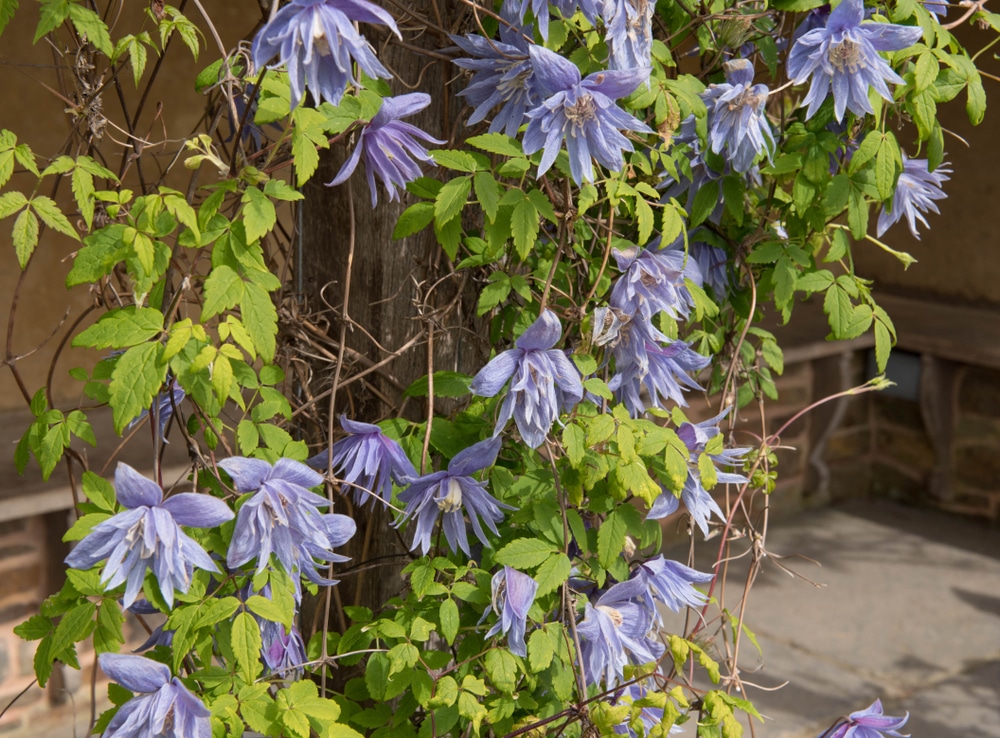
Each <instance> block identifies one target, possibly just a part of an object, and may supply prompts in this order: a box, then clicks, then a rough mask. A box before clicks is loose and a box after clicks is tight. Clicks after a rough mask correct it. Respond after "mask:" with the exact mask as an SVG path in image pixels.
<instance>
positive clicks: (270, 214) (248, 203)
mask: <svg viewBox="0 0 1000 738" xmlns="http://www.w3.org/2000/svg"><path fill="white" fill-rule="evenodd" d="M242 203H243V213H242V215H243V225H244V227H245V228H246V232H247V242H248V243H252V242H253V241H256V240H257V239H258V238H261V237H263V236H264V235H265V234H267V233H269V232H270V231H271V229H272V228H274V224H275V223H277V221H278V216H277V214H276V213H275V211H274V203H273V202H271V200H270V198H268V196H267V195H265V194H264V193H263V192H261V191H260V190H258V189H257V188H256V187H247V189H246V192H244V193H243V199H242Z"/></svg>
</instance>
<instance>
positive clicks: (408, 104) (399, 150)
mask: <svg viewBox="0 0 1000 738" xmlns="http://www.w3.org/2000/svg"><path fill="white" fill-rule="evenodd" d="M430 104H431V96H430V95H428V94H426V93H423V92H412V93H410V94H409V95H399V96H397V97H386V98H383V99H382V107H381V108H379V111H378V113H376V114H375V117H374V118H372V119H371V120H370V121H368V123H367V124H366V125H365V127H364V128H363V129H361V133H359V134H358V143H357V145H356V146H355V147H354V151H353V152H352V153H351V156H350V158H349V159H348V160H347V161H345V162H344V165H343V166H342V167H341V168H340V171H339V172H337V176H336V177H334V178H333V181H332V182H329V183H328V184H327V186H328V187H332V186H334V185H339V184H343V183H344V182H346V181H347V178H348V177H350V176H351V175H352V174H353V173H354V170H355V169H356V168H357V166H358V162H359V161H361V156H362V155H364V157H365V173H366V174H367V175H368V189H370V190H371V193H372V207H375V206H376V205H377V204H378V191H377V190H376V189H375V178H376V177H378V178H379V179H380V180H381V181H382V184H383V185H385V189H386V192H388V193H389V199H390V200H398V199H399V193H398V192H396V187H399V188H400V189H406V184H407V183H408V182H412V181H413V180H415V179H416V178H417V177H419V176H420V166H419V165H418V164H417V162H418V161H423V162H429V161H433V158H432V157H431V155H430V154H429V153H428V152H427V148H426V147H425V146H424V145H423V144H421V143H420V142H419V141H418V140H417V139H423V140H424V141H427V142H428V143H434V144H443V143H444V141H439V140H438V139H436V138H434V137H433V136H431V135H430V134H429V133H426V132H424V131H422V130H420V129H419V128H417V127H416V126H415V125H412V124H410V123H404V122H403V121H401V120H400V118H405V117H407V116H409V115H413V114H414V113H417V112H419V111H421V110H423V109H424V108H426V107H427V106H428V105H430Z"/></svg>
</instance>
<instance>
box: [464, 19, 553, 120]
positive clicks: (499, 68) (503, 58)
mask: <svg viewBox="0 0 1000 738" xmlns="http://www.w3.org/2000/svg"><path fill="white" fill-rule="evenodd" d="M500 18H501V22H500V40H499V41H494V40H491V39H487V38H484V37H482V36H476V35H471V34H470V35H467V36H452V37H451V40H452V41H454V42H455V44H457V45H458V47H459V48H460V49H461V50H462V51H464V52H465V53H466V54H468V55H469V56H470V57H472V58H471V59H465V58H462V59H455V60H454V62H453V63H454V64H455V65H456V66H459V67H461V68H462V69H469V70H472V72H473V75H472V81H471V82H469V85H468V87H466V88H465V89H464V90H462V91H461V92H460V93H458V94H459V95H461V96H463V97H464V98H465V99H466V100H467V101H468V102H469V104H470V105H472V106H473V107H474V108H475V110H474V111H473V113H472V117H470V118H469V125H470V126H471V125H474V124H476V123H479V122H480V121H482V120H485V119H486V116H487V115H489V113H490V111H491V110H492V109H493V108H495V107H497V106H498V105H499V106H500V110H498V111H497V114H496V116H495V117H494V118H493V120H492V121H491V122H490V133H499V132H500V131H503V132H504V133H506V134H507V135H508V136H511V137H514V136H516V135H517V129H518V128H520V127H521V124H522V123H524V121H525V114H526V113H527V112H528V110H530V109H531V108H534V107H536V106H537V105H538V104H539V103H540V102H541V100H540V99H539V97H538V93H537V91H536V90H535V80H534V68H533V67H532V66H531V60H530V59H529V58H528V40H527V38H530V37H531V26H527V27H524V28H520V27H519V26H518V23H517V13H516V8H515V7H514V0H504V4H503V6H502V7H501V8H500ZM504 21H506V22H504ZM526 36H527V38H525V37H526Z"/></svg>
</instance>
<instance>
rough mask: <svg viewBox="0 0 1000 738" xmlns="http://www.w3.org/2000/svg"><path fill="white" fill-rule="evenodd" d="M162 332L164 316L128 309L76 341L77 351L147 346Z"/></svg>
mask: <svg viewBox="0 0 1000 738" xmlns="http://www.w3.org/2000/svg"><path fill="white" fill-rule="evenodd" d="M162 331H163V313H161V312H160V311H159V310H153V309H152V308H137V307H135V306H129V307H125V308H119V309H114V310H111V311H110V312H108V313H105V314H104V315H102V316H101V319H100V320H98V321H97V322H96V323H94V325H92V326H90V327H89V328H87V329H86V330H85V331H83V332H82V333H80V334H79V335H78V336H76V338H74V339H73V347H74V348H80V347H84V348H96V349H106V348H111V349H120V348H127V347H129V346H135V345H136V344H140V343H144V342H145V341H148V340H150V339H152V338H153V337H154V336H157V335H159V334H160V333H161V332H162Z"/></svg>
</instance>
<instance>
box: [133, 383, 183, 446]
mask: <svg viewBox="0 0 1000 738" xmlns="http://www.w3.org/2000/svg"><path fill="white" fill-rule="evenodd" d="M167 385H168V390H166V391H164V392H160V393H158V394H157V395H156V397H154V398H153V404H152V406H151V407H150V408H149V409H147V410H143V411H142V412H141V413H139V416H138V417H137V418H135V420H133V421H132V422H131V423H129V424H128V425H127V426H125V432H126V433H128V432H129V431H131V430H132V429H133V428H134V427H135V426H137V425H139V423H141V422H142V420H143V419H144V418H146V417H148V416H149V415H152V416H153V419H152V420H151V421H150V422H151V423H156V424H157V428H158V430H159V436H157V438H158V439H160V440H162V441H163V442H164V443H167V439H166V438H164V434H165V433H166V432H167V425H168V424H169V423H170V419H171V418H172V417H173V415H174V408H175V407H180V404H181V403H182V402H184V398H185V396H186V395H185V394H184V389H183V388H182V387H181V386H180V385H179V384H177V381H176V380H174V379H171V380H170V381H169V382H168V383H167Z"/></svg>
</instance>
